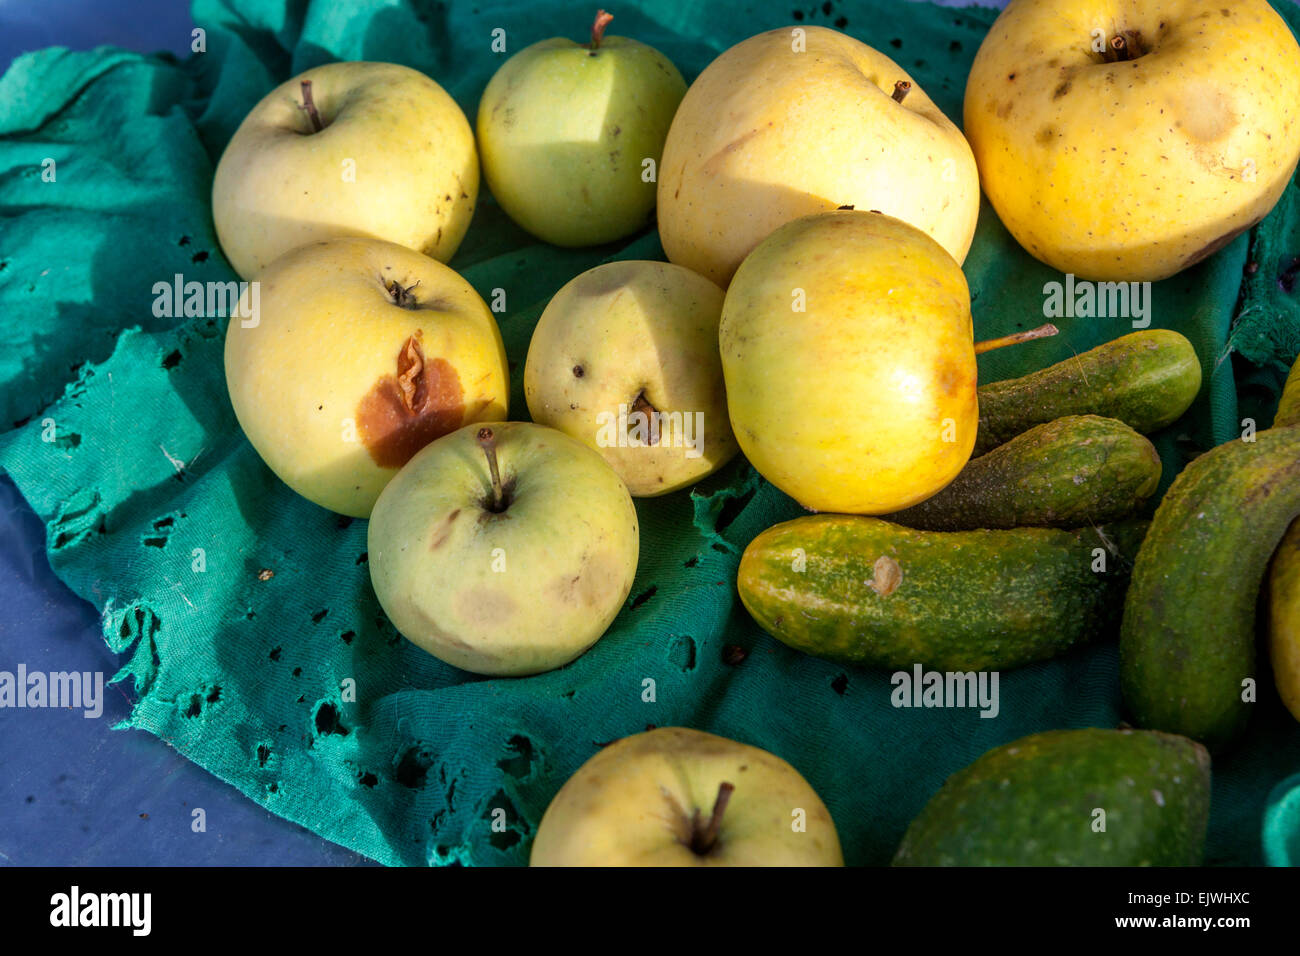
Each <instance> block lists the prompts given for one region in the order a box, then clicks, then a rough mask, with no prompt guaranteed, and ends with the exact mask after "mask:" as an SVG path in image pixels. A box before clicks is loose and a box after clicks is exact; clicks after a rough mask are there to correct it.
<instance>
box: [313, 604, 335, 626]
mask: <svg viewBox="0 0 1300 956" xmlns="http://www.w3.org/2000/svg"><path fill="white" fill-rule="evenodd" d="M329 612H330V609H329V608H327V607H323V608H321V609H320V610H319V611H317V612H316V613H315V614H313V615H312V616H311V622H312V623H313V624H319V623H320V622H321V621H323V620H325V615H326V614H328V613H329Z"/></svg>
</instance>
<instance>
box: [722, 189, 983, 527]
mask: <svg viewBox="0 0 1300 956" xmlns="http://www.w3.org/2000/svg"><path fill="white" fill-rule="evenodd" d="M718 335H719V341H720V343H721V347H722V370H723V375H724V377H725V379H726V385H727V405H728V408H729V409H730V412H731V427H732V429H733V430H734V431H735V433H736V439H737V440H738V441H739V442H740V448H741V450H742V451H743V452H744V453H745V455H746V456H748V458H749V460H750V462H751V463H752V464H753V465H754V467H755V468H757V469H758V470H759V472H760V473H761V474H762V475H763V477H765V478H766V479H767V480H768V481H770V482H772V484H774V485H776V486H777V487H778V488H780V489H781V490H782V491H784V492H785V493H786V494H788V495H790V496H791V497H792V498H794V499H795V500H797V501H798V502H799V503H800V504H802V505H803V506H804V507H806V508H811V509H813V510H815V511H835V512H843V513H850V514H888V513H890V512H894V511H898V510H900V509H902V508H906V507H909V506H911V505H913V504H916V503H917V502H919V501H923V500H925V499H926V498H928V497H930V496H931V495H933V494H934V493H935V492H937V491H939V490H940V489H942V488H943V487H944V486H945V485H947V484H948V482H950V481H952V479H953V478H955V477H956V476H957V473H958V472H960V471H961V469H962V466H964V465H965V464H966V462H967V460H968V459H969V458H970V453H971V449H972V448H973V447H974V444H975V430H976V427H977V425H978V422H979V410H978V406H977V402H976V397H975V375H976V369H975V345H974V341H973V335H972V326H971V314H970V292H969V290H968V288H967V286H966V278H965V276H963V275H962V271H961V267H960V266H958V265H957V262H956V260H954V259H953V258H952V256H950V255H949V254H948V253H947V252H945V251H944V249H943V247H942V246H940V245H939V244H938V243H937V242H935V241H934V240H933V239H931V238H930V237H929V236H927V235H926V234H925V233H923V232H921V231H920V230H919V229H916V228H914V227H912V226H909V225H908V224H907V223H905V222H902V221H901V220H898V219H894V218H892V217H890V216H885V215H881V214H879V213H870V212H852V211H844V212H828V213H819V214H817V215H814V216H805V217H804V218H802V219H796V220H795V221H794V222H791V223H787V224H786V225H784V226H782V227H781V228H780V229H778V230H777V231H776V232H774V233H772V234H771V235H770V236H768V237H767V238H766V239H764V240H763V241H762V242H761V243H759V245H758V248H756V249H755V250H754V251H753V252H752V253H750V254H749V256H748V257H747V258H746V259H745V261H744V262H743V263H742V264H741V266H740V269H738V270H737V272H736V277H735V279H733V280H732V283H731V287H730V288H729V289H728V290H727V298H726V301H725V302H724V304H723V307H722V323H721V327H720V329H719V333H718Z"/></svg>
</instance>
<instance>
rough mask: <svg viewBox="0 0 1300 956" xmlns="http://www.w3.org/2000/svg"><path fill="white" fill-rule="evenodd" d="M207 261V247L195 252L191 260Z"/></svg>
mask: <svg viewBox="0 0 1300 956" xmlns="http://www.w3.org/2000/svg"><path fill="white" fill-rule="evenodd" d="M207 261H208V252H207V250H206V249H201V250H199V251H198V252H196V253H194V255H192V256H190V262H207Z"/></svg>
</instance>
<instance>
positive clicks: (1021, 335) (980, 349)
mask: <svg viewBox="0 0 1300 956" xmlns="http://www.w3.org/2000/svg"><path fill="white" fill-rule="evenodd" d="M1060 331H1061V330H1060V329H1058V328H1057V327H1056V326H1054V325H1053V324H1052V323H1051V322H1048V323H1047V324H1046V325H1040V326H1039V327H1038V328H1036V329H1030V330H1029V331H1027V332H1014V333H1012V334H1011V335H1003V336H1001V337H999V338H996V339H985V340H984V341H983V342H976V343H975V354H976V355H983V354H984V353H985V352H992V351H993V350H994V349H1000V348H1002V347H1003V346H1004V345H1017V344H1019V343H1021V342H1031V341H1033V340H1034V339H1045V338H1048V337H1050V336H1053V335H1056V334H1057V333H1058V332H1060Z"/></svg>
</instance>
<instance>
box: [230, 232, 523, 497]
mask: <svg viewBox="0 0 1300 956" xmlns="http://www.w3.org/2000/svg"><path fill="white" fill-rule="evenodd" d="M254 290H256V294H257V302H256V306H255V307H253V308H250V300H251V296H252V295H253V293H254ZM240 313H241V315H248V314H250V313H251V318H242V317H241V316H240V315H236V316H233V317H232V318H231V320H230V325H229V326H228V327H227V330H226V350H225V365H226V384H227V387H228V388H229V390H230V401H231V404H233V405H234V408H235V415H236V417H237V418H238V419H239V424H240V425H241V426H242V427H243V429H244V433H245V434H246V435H247V436H248V440H249V441H250V442H251V443H252V445H253V447H254V448H255V449H257V452H258V454H259V455H261V456H262V459H263V461H265V462H266V463H267V465H268V466H270V468H271V470H272V471H274V472H275V473H276V474H277V475H278V476H279V477H280V479H281V480H282V481H284V482H285V484H287V485H289V487H291V488H293V490H294V491H296V492H298V493H299V494H300V495H302V496H303V497H305V498H309V499H310V500H312V501H314V502H316V504H318V505H321V506H322V507H325V508H329V509H330V510H332V511H337V512H339V513H340V514H345V515H351V516H353V517H358V518H364V517H366V516H367V515H369V514H370V509H371V507H372V506H373V505H374V503H375V499H376V498H377V497H378V496H379V492H380V491H381V490H383V487H384V485H386V484H387V483H388V481H389V479H391V478H392V477H393V475H395V474H396V473H397V469H399V468H400V467H401V466H402V465H404V464H406V462H407V460H409V459H410V458H411V456H412V455H414V454H415V453H416V452H417V451H419V450H420V449H421V448H422V447H424V446H425V445H426V444H428V443H429V442H431V441H433V440H434V439H435V438H437V437H439V436H440V435H445V434H447V433H448V432H451V431H455V430H456V429H458V428H460V427H461V426H463V425H465V424H467V423H469V422H480V421H499V420H500V419H503V418H505V416H506V401H507V398H508V395H509V382H508V374H507V371H506V356H505V349H504V348H503V346H502V343H501V333H500V331H499V330H498V329H497V324H496V321H495V320H494V319H493V318H492V313H491V312H489V311H488V307H487V305H486V304H485V303H484V302H483V300H482V299H481V298H479V295H478V293H477V292H475V291H474V288H473V286H471V285H470V284H469V283H468V282H466V281H465V280H464V279H463V278H461V277H460V276H459V275H458V274H457V273H456V272H454V271H452V270H451V269H449V268H448V267H447V266H444V265H443V264H442V263H440V262H436V261H434V260H433V259H430V258H428V257H427V256H422V255H420V254H419V253H418V252H413V251H412V250H410V249H407V248H406V247H404V246H399V245H395V244H393V243H391V242H380V241H379V240H377V239H333V240H329V241H326V242H317V243H312V244H311V245H308V246H301V247H299V248H298V249H295V250H294V251H293V252H290V253H289V254H288V255H285V256H281V257H280V258H279V259H277V260H276V261H275V262H274V263H272V264H271V266H270V267H269V268H267V269H266V270H265V271H263V272H261V273H259V275H258V276H257V277H256V278H255V279H254V280H253V282H252V283H250V287H249V291H248V292H246V293H245V298H244V299H243V300H241V303H240Z"/></svg>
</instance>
